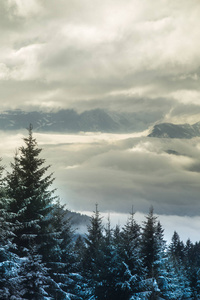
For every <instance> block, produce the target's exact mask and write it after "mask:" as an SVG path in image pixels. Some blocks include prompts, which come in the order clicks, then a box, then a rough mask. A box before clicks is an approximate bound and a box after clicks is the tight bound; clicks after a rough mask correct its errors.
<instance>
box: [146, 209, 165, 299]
mask: <svg viewBox="0 0 200 300" xmlns="http://www.w3.org/2000/svg"><path fill="white" fill-rule="evenodd" d="M161 241H162V230H161V228H160V225H158V223H157V217H155V216H154V211H153V207H150V209H149V214H148V215H147V216H146V221H145V222H144V225H143V231H142V241H141V252H142V256H143V259H144V267H145V268H146V270H147V279H148V280H147V281H146V283H147V286H149V287H148V289H150V291H151V293H150V298H149V299H158V296H159V294H160V290H159V288H158V282H157V277H158V259H159V256H160V250H161Z"/></svg>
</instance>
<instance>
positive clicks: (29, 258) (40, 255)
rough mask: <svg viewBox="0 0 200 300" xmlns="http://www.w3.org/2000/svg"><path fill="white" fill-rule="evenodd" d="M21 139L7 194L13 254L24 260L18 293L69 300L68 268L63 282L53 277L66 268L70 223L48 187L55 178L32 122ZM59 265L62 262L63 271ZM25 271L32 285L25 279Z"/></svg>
mask: <svg viewBox="0 0 200 300" xmlns="http://www.w3.org/2000/svg"><path fill="white" fill-rule="evenodd" d="M24 142H25V145H24V146H22V147H20V148H19V151H18V152H17V153H16V155H15V157H14V162H13V163H12V164H11V168H12V171H11V172H10V173H8V175H7V194H8V196H9V198H11V199H12V201H11V205H10V213H12V214H13V215H14V224H15V226H14V238H13V242H14V244H15V245H16V247H15V249H14V253H15V254H17V255H18V256H19V257H20V258H21V260H22V261H23V263H22V265H21V269H20V278H21V279H22V282H21V286H22V287H23V290H22V291H21V292H22V293H24V295H25V296H24V297H28V298H29V299H30V298H31V299H45V297H46V296H48V297H52V299H57V298H58V299H66V298H67V297H68V298H69V299H71V297H72V296H71V293H70V291H67V290H66V289H67V288H66V286H68V284H66V281H67V280H68V278H67V274H68V273H69V271H68V272H66V274H65V282H64V284H63V281H62V282H60V281H59V280H60V278H61V276H59V275H57V276H54V274H55V273H56V272H57V274H59V273H60V272H61V273H62V274H63V268H65V270H66V265H67V260H68V259H69V256H68V254H67V250H66V249H67V245H68V243H69V240H70V238H71V233H70V226H68V225H67V226H66V222H64V220H62V214H59V213H58V209H57V208H58V205H57V206H56V204H55V200H58V199H57V197H55V196H54V191H55V190H52V189H51V185H52V183H53V181H54V178H53V175H52V173H48V171H49V167H50V166H49V165H48V166H45V159H42V158H40V154H41V151H42V149H41V148H39V147H38V145H37V142H36V139H35V138H34V137H33V133H32V126H31V125H30V127H29V129H28V137H26V138H24ZM47 173H48V174H47ZM61 211H62V209H61ZM55 220H56V221H55ZM16 225H17V226H16ZM68 263H69V262H68ZM58 264H60V265H62V270H61V269H60V268H59V267H58ZM55 266H56V267H55ZM46 267H47V269H46ZM56 268H57V269H56ZM27 272H28V274H29V276H30V278H32V279H33V280H34V281H35V284H32V285H31V284H30V281H27V280H26V273H27ZM58 281H59V282H58ZM26 295H27V296H26ZM49 299H51V298H49ZM74 299H75V298H74Z"/></svg>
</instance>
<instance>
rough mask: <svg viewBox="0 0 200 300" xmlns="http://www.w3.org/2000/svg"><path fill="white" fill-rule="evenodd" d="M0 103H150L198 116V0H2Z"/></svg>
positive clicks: (167, 113) (138, 106)
mask: <svg viewBox="0 0 200 300" xmlns="http://www.w3.org/2000/svg"><path fill="white" fill-rule="evenodd" d="M0 14H1V16H0V41H1V49H0V100H1V105H0V109H1V110H4V109H7V108H9V107H11V108H26V109H52V108H53V109H58V108H61V107H73V108H75V109H77V110H84V109H90V108H94V107H106V108H110V109H114V110H122V109H126V110H130V109H131V110H133V111H135V110H136V111H137V110H140V111H141V110H147V109H148V107H151V109H158V106H160V108H159V114H160V118H159V121H160V120H167V121H171V120H173V122H176V123H178V122H186V121H188V122H190V123H192V122H194V121H199V119H200V118H199V116H200V107H199V93H200V92H199V87H200V84H199V83H200V82H199V81H200V80H199V74H200V69H199V65H200V55H199V48H200V45H199V44H200V31H199V26H200V21H199V20H200V3H199V1H198V0H191V1H186V0H177V1H172V0H155V1H153V2H151V1H148V0H144V1H140V0H131V1H129V0H128V1H121V0H108V1H100V0H97V1H95V2H94V1H91V0H85V1H80V0H68V1H65V0H57V1H48V0H29V1H26V0H2V1H1V2H0Z"/></svg>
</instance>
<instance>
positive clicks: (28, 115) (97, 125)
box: [0, 109, 155, 133]
mask: <svg viewBox="0 0 200 300" xmlns="http://www.w3.org/2000/svg"><path fill="white" fill-rule="evenodd" d="M154 118H155V117H154V115H152V116H151V115H150V116H149V118H146V117H145V114H144V113H143V112H139V113H138V112H137V113H128V112H115V111H107V110H103V109H93V110H87V111H84V112H82V113H77V112H76V111H75V110H73V109H65V110H60V111H57V112H49V113H47V112H37V111H32V112H24V111H22V110H9V111H5V112H2V113H0V130H20V129H24V128H27V127H29V124H30V123H31V124H32V125H33V128H34V131H36V132H63V133H64V132H68V133H75V132H80V131H83V132H98V131H99V132H110V133H129V132H136V131H143V130H145V129H146V128H148V127H149V126H150V125H152V124H153V123H154V122H155V119H154Z"/></svg>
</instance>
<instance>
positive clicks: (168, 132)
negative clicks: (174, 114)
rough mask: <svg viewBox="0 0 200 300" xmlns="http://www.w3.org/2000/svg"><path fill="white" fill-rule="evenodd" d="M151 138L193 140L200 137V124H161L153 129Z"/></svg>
mask: <svg viewBox="0 0 200 300" xmlns="http://www.w3.org/2000/svg"><path fill="white" fill-rule="evenodd" d="M148 136H149V137H158V138H179V139H191V138H193V137H200V122H198V123H195V124H193V125H190V124H179V125H176V124H172V123H161V124H157V125H155V126H154V127H153V130H152V132H151V133H150V134H149V135H148Z"/></svg>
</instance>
